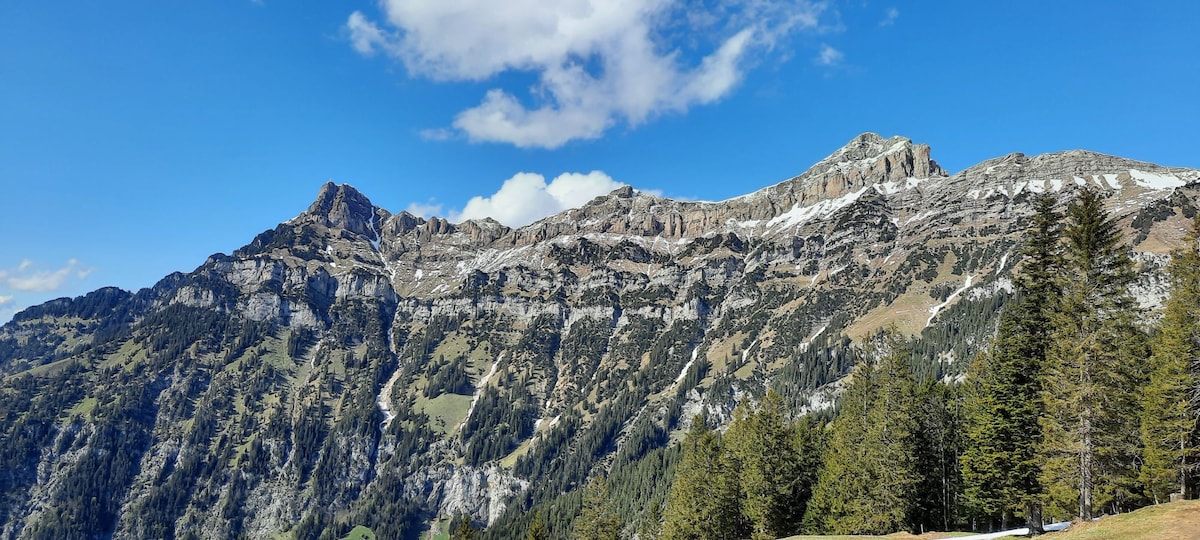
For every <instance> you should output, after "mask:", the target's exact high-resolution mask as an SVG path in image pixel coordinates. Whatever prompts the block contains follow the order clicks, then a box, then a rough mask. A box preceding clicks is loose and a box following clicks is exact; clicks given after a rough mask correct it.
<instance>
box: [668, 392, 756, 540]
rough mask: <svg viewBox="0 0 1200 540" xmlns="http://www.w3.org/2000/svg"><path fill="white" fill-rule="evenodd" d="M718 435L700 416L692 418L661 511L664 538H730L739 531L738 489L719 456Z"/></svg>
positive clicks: (719, 442) (677, 539)
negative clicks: (665, 501)
mask: <svg viewBox="0 0 1200 540" xmlns="http://www.w3.org/2000/svg"><path fill="white" fill-rule="evenodd" d="M721 450H722V449H721V441H720V436H719V435H718V434H717V433H714V432H713V431H712V430H711V429H709V427H708V423H707V420H706V419H705V417H704V416H703V415H697V416H696V417H695V418H694V419H692V427H691V429H690V430H689V431H688V434H687V437H686V438H685V439H684V441H683V458H682V460H681V462H680V464H679V468H678V469H676V471H675V479H674V481H673V482H672V484H671V492H670V494H669V495H668V496H667V506H666V508H665V509H664V510H663V528H662V538H663V539H664V540H699V539H703V538H734V537H736V536H738V534H739V533H740V532H741V531H740V530H739V529H741V528H743V527H739V522H740V521H741V516H740V508H739V497H738V492H737V491H736V490H735V489H733V488H731V486H730V485H729V484H730V482H736V481H737V479H736V478H731V477H730V476H731V475H730V474H728V473H727V472H726V470H725V467H724V462H723V460H722V457H721Z"/></svg>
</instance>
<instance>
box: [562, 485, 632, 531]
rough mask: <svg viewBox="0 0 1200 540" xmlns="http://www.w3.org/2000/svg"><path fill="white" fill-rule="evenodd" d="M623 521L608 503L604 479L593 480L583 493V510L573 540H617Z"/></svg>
mask: <svg viewBox="0 0 1200 540" xmlns="http://www.w3.org/2000/svg"><path fill="white" fill-rule="evenodd" d="M620 534H621V520H620V518H619V517H618V516H617V513H616V512H614V511H613V509H612V506H611V505H610V504H609V503H608V483H607V482H606V481H605V480H604V477H601V476H595V477H593V478H592V480H591V481H590V482H588V485H587V487H586V488H584V491H583V510H582V513H580V514H579V516H578V517H576V518H575V526H574V528H573V529H572V530H571V539H572V540H617V538H619V537H620Z"/></svg>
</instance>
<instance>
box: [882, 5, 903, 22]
mask: <svg viewBox="0 0 1200 540" xmlns="http://www.w3.org/2000/svg"><path fill="white" fill-rule="evenodd" d="M899 18H900V10H899V9H896V8H894V7H890V8H887V11H884V12H883V20H882V21H879V26H891V25H893V24H896V19H899Z"/></svg>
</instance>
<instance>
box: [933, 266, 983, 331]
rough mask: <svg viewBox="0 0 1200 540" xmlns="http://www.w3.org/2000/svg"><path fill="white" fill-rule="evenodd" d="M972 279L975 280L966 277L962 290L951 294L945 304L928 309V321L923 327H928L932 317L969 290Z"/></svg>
mask: <svg viewBox="0 0 1200 540" xmlns="http://www.w3.org/2000/svg"><path fill="white" fill-rule="evenodd" d="M973 279H975V276H967V282H966V283H964V284H963V286H962V288H960V289H958V290H957V291H954V292H953V293H951V294H950V297H949V298H946V301H945V302H942V303H940V304H938V305H936V306H933V307H931V308H929V320H928V321H925V326H926V327H928V326H929V325H930V324H933V319H934V317H937V316H938V313H940V312H941V311H942V310H943V309H945V308H946V306H948V305H950V303H951V302H953V301H954V299H955V298H958V295H960V294H962V293H963V291H965V290H967V289H969V288H970V287H971V280H973Z"/></svg>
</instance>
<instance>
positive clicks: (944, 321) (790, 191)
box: [0, 134, 1200, 538]
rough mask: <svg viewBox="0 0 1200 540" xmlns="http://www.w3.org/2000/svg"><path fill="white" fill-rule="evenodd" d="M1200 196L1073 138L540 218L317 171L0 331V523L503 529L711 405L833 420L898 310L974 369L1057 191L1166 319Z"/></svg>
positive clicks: (1191, 183) (861, 155)
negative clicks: (214, 230) (829, 414)
mask: <svg viewBox="0 0 1200 540" xmlns="http://www.w3.org/2000/svg"><path fill="white" fill-rule="evenodd" d="M1198 181H1200V171H1196V170H1191V169H1179V168H1166V167H1160V166H1157V165H1153V164H1148V163H1142V162H1136V161H1131V160H1126V159H1122V158H1117V157H1112V156H1105V155H1100V154H1095V153H1090V152H1083V151H1070V152H1061V153H1055V154H1047V155H1041V156H1035V157H1026V156H1023V155H1020V154H1011V155H1008V156H1004V157H1001V158H997V159H993V160H989V161H986V162H984V163H981V164H979V165H977V166H974V167H971V168H969V169H967V170H965V171H962V172H960V173H957V174H953V175H950V174H948V173H946V172H945V171H944V170H942V169H941V167H939V166H938V165H937V163H936V162H934V161H933V160H932V158H931V157H930V150H929V148H928V147H927V146H925V145H919V144H913V143H912V142H911V141H909V140H908V139H904V138H900V137H893V138H891V139H884V138H882V137H880V136H878V135H874V134H864V135H861V136H859V137H857V138H855V139H854V140H853V141H850V143H848V144H847V145H846V146H845V147H843V148H841V149H839V150H837V151H836V152H834V153H832V154H830V156H829V157H827V158H825V159H823V160H821V161H820V162H818V163H817V164H816V165H814V166H813V167H812V168H810V169H809V170H808V171H806V172H804V173H803V174H801V175H799V176H796V177H794V178H791V179H788V180H786V181H784V182H781V183H779V184H776V185H773V186H770V187H767V188H764V189H761V190H759V191H756V192H754V193H750V194H748V195H744V196H741V197H737V198H733V199H729V200H726V201H721V202H682V201H674V200H670V199H664V198H659V197H654V196H651V195H648V194H645V193H641V192H638V191H636V190H633V189H630V188H623V189H620V190H617V191H614V192H613V193H611V194H609V195H607V196H604V197H599V198H597V199H595V200H593V201H591V202H589V203H588V204H587V205H585V206H583V207H582V208H578V209H574V210H569V211H566V212H563V213H561V214H558V215H555V216H551V217H548V218H546V219H543V220H541V221H539V222H536V223H533V224H531V225H528V226H526V227H522V228H519V229H510V228H508V227H504V226H503V225H500V224H499V223H496V222H494V221H491V220H482V221H467V222H464V223H459V224H454V223H450V222H447V221H445V220H443V219H439V218H434V219H430V220H425V219H421V218H418V217H414V216H412V215H410V214H408V213H405V212H401V213H399V214H392V213H390V212H388V211H387V210H384V209H382V208H378V207H376V206H374V205H373V204H372V203H371V202H370V201H369V200H368V199H367V198H366V197H365V196H364V195H363V194H361V193H359V192H358V191H356V190H355V189H354V188H352V187H350V186H346V185H341V186H338V185H334V184H326V185H325V186H324V187H322V188H321V191H320V193H319V195H318V197H317V199H316V201H314V202H313V204H312V205H311V206H310V207H309V208H308V210H307V211H305V212H303V213H302V214H300V215H299V216H297V217H296V218H293V219H292V220H289V221H288V222H286V223H282V224H280V225H279V226H277V227H276V228H274V229H272V230H269V231H265V232H263V233H262V234H259V235H258V236H257V237H255V238H254V239H253V241H251V242H250V243H249V244H247V245H246V246H244V247H243V248H241V249H239V250H237V251H235V252H234V253H233V254H232V255H214V256H212V257H210V258H209V259H208V260H207V261H205V262H204V264H202V265H201V266H200V267H199V268H197V269H196V270H195V271H193V272H190V273H187V274H173V275H171V276H168V277H166V278H164V279H163V280H162V281H160V282H159V283H158V284H156V285H155V286H154V287H151V288H148V289H144V290H141V291H138V292H136V293H130V292H125V291H120V290H117V289H101V290H98V291H96V292H93V293H91V294H89V295H86V296H83V297H79V298H75V299H60V300H55V301H52V302H48V303H46V304H44V305H42V306H37V307H34V308H30V309H28V310H26V311H24V312H22V313H20V314H18V315H17V316H16V317H14V319H13V320H12V321H11V322H10V323H8V324H6V325H4V326H3V327H0V374H3V376H4V379H3V383H2V384H0V434H3V439H0V440H2V441H3V443H0V460H2V461H0V538H16V537H22V538H25V537H28V538H41V537H47V538H48V537H61V536H63V535H68V536H69V535H70V534H71V533H77V534H78V535H83V536H89V537H90V536H99V537H108V536H110V535H111V536H113V537H122V538H124V537H130V538H161V537H169V536H178V537H196V538H228V537H236V536H238V535H239V534H245V535H247V536H249V537H255V538H257V537H269V536H271V535H274V534H278V533H284V532H287V534H290V535H293V536H295V537H298V538H308V537H315V536H316V534H315V531H319V530H323V529H325V528H327V527H343V526H345V531H342V532H343V533H344V532H348V531H349V527H348V526H346V525H354V524H361V525H366V526H368V527H370V528H371V529H373V530H374V532H375V533H377V534H379V535H380V537H381V538H398V537H401V536H404V535H412V534H415V532H417V531H419V530H421V529H422V528H423V527H424V526H425V524H426V523H428V522H429V521H431V520H434V519H436V518H437V517H438V516H446V515H452V514H455V513H460V512H461V513H468V514H470V515H471V516H472V518H473V519H474V520H476V521H477V522H478V523H481V524H482V523H491V522H496V521H498V520H501V521H502V520H503V519H505V518H504V516H505V513H506V511H507V510H508V509H511V508H517V509H519V508H523V507H524V505H525V504H526V503H527V502H529V501H541V500H546V499H548V498H551V497H555V496H558V495H559V494H561V493H564V492H568V491H571V490H573V489H575V488H576V487H578V486H581V485H583V484H584V483H586V479H587V477H588V476H589V475H590V474H592V473H593V472H594V471H596V470H600V468H606V469H609V470H613V469H619V468H621V467H636V466H639V465H637V464H639V463H642V462H643V460H644V459H645V458H647V456H652V457H654V458H655V459H660V460H669V459H670V455H669V451H668V450H666V445H667V442H668V441H669V439H670V437H671V435H672V433H674V432H675V431H676V430H677V429H678V428H679V425H680V420H681V419H683V418H687V417H689V416H690V415H692V414H695V413H696V412H697V411H700V410H702V409H705V410H707V411H708V413H709V415H710V416H712V417H715V418H718V419H728V417H729V414H730V412H731V411H732V408H733V406H734V405H735V404H736V403H737V401H738V400H740V399H743V398H754V397H755V396H759V395H761V394H762V393H763V392H764V391H765V389H767V388H775V389H777V390H779V391H780V392H781V393H783V394H784V395H785V396H786V397H787V398H788V399H789V401H790V402H791V404H792V406H793V407H794V409H795V410H796V411H797V412H804V411H811V410H820V409H824V408H828V407H829V406H831V405H832V403H833V400H834V398H835V396H836V393H837V392H838V389H839V384H838V380H839V379H840V378H841V377H842V376H843V375H844V374H845V373H846V371H847V369H848V368H849V367H850V366H851V365H852V364H853V362H854V347H853V341H854V340H858V339H861V338H863V337H864V336H869V335H871V334H873V333H874V332H876V331H878V330H879V329H881V328H883V327H885V326H888V325H896V326H897V327H898V328H899V329H901V330H902V331H904V332H906V333H908V334H910V335H912V336H914V337H917V338H918V340H917V342H916V344H915V350H916V351H917V353H918V354H919V355H921V357H922V358H924V359H925V362H924V363H923V369H924V371H925V372H926V373H925V374H926V375H928V376H930V377H935V378H938V379H943V380H951V379H953V378H955V377H957V376H959V375H960V374H961V373H962V372H963V371H964V368H965V365H966V362H968V361H969V359H970V357H971V356H972V355H973V354H974V352H975V351H976V350H977V349H978V348H979V346H980V345H981V344H982V343H984V342H985V340H986V339H987V337H988V336H989V335H990V334H991V333H992V331H993V324H994V321H995V316H996V313H997V310H998V309H999V308H1000V307H1001V306H1002V305H1003V304H1004V303H1005V301H1006V300H1007V299H1008V298H1009V295H1010V293H1011V290H1012V286H1011V279H1010V278H1011V275H1012V272H1013V271H1014V269H1015V268H1017V267H1018V265H1019V262H1020V261H1019V256H1018V255H1017V252H1016V247H1017V241H1018V239H1019V236H1020V233H1021V231H1022V230H1023V228H1024V227H1025V225H1026V222H1027V219H1028V216H1029V215H1030V213H1031V205H1030V201H1031V199H1032V197H1033V195H1034V194H1036V193H1042V192H1056V193H1057V194H1058V195H1059V196H1060V199H1061V200H1062V201H1064V202H1065V201H1066V200H1068V199H1069V198H1070V197H1072V196H1074V194H1076V193H1078V192H1079V190H1080V189H1083V188H1084V187H1094V188H1096V189H1101V190H1104V191H1106V192H1108V193H1109V194H1110V198H1109V205H1110V208H1111V209H1112V211H1113V212H1115V213H1116V214H1117V215H1119V216H1120V219H1121V223H1122V226H1123V227H1125V229H1126V232H1127V238H1128V239H1129V240H1130V241H1131V242H1132V243H1133V244H1134V246H1135V251H1136V252H1137V259H1138V261H1139V262H1140V263H1141V265H1142V270H1143V274H1142V281H1141V283H1140V285H1139V288H1138V295H1139V298H1140V299H1141V300H1142V301H1143V303H1144V304H1145V305H1146V306H1148V307H1154V306H1157V305H1158V303H1159V302H1160V301H1161V298H1162V296H1163V294H1164V290H1165V289H1164V285H1163V278H1162V265H1163V264H1164V262H1165V254H1166V252H1167V251H1168V250H1169V249H1170V248H1171V247H1173V246H1175V245H1177V244H1178V243H1179V241H1180V238H1182V235H1183V230H1184V228H1185V225H1186V223H1187V219H1188V218H1190V217H1191V216H1193V215H1194V214H1195V212H1196V208H1197V200H1198V199H1200V183H1198ZM658 474H661V475H665V474H666V471H665V470H664V471H662V472H660V473H658ZM666 485H667V483H666V482H658V483H657V484H655V485H654V487H653V488H648V489H650V491H651V493H647V494H645V495H646V497H651V496H656V495H655V494H657V496H661V493H662V491H663V490H665V486H666ZM655 490H657V491H655ZM576 503H577V501H576ZM626 510H628V511H629V513H631V515H636V514H638V513H640V512H641V511H643V510H644V508H642V507H637V508H629V509H626Z"/></svg>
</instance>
